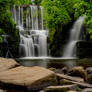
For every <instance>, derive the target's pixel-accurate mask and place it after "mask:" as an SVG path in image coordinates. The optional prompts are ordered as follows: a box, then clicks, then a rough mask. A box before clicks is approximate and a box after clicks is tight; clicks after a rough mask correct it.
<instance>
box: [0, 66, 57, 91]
mask: <svg viewBox="0 0 92 92" xmlns="http://www.w3.org/2000/svg"><path fill="white" fill-rule="evenodd" d="M56 83H57V81H56V76H55V74H54V72H52V71H50V70H48V69H45V68H42V67H37V66H35V67H23V66H20V67H16V68H13V69H10V70H7V71H4V72H1V73H0V86H1V87H6V86H7V85H8V86H12V87H14V85H17V86H24V87H27V88H28V89H29V90H31V89H35V88H43V87H47V86H49V85H56Z"/></svg>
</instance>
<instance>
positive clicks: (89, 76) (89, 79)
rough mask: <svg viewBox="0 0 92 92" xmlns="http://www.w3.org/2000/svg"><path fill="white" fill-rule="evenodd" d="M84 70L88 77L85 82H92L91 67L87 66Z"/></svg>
mask: <svg viewBox="0 0 92 92" xmlns="http://www.w3.org/2000/svg"><path fill="white" fill-rule="evenodd" d="M86 72H87V74H88V79H87V82H88V83H90V84H92V67H88V68H87V69H86Z"/></svg>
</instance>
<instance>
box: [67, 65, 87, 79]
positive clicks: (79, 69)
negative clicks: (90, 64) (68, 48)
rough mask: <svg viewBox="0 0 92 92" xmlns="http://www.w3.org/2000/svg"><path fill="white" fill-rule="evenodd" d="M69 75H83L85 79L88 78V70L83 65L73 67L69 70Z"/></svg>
mask: <svg viewBox="0 0 92 92" xmlns="http://www.w3.org/2000/svg"><path fill="white" fill-rule="evenodd" d="M68 75H70V76H77V77H81V78H84V80H87V79H88V75H87V72H86V71H85V70H84V68H83V67H82V66H77V67H73V68H72V69H71V70H70V71H69V73H68Z"/></svg>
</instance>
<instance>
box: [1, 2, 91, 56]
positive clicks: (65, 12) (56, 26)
mask: <svg viewBox="0 0 92 92" xmlns="http://www.w3.org/2000/svg"><path fill="white" fill-rule="evenodd" d="M34 3H35V4H37V5H42V6H43V7H44V19H45V20H46V21H47V26H48V28H49V30H50V34H49V39H50V49H51V53H52V55H53V56H61V54H62V53H61V47H63V45H62V44H65V43H66V38H68V35H67V34H68V33H69V29H70V28H71V27H72V24H73V23H74V21H76V19H78V17H79V16H86V18H85V22H84V24H85V25H86V29H87V33H86V35H88V38H89V39H88V40H89V41H91V40H92V17H91V16H92V0H35V1H34ZM24 4H27V5H28V4H32V2H31V0H0V42H2V34H9V35H10V36H11V37H12V39H9V42H11V43H12V44H13V45H16V46H17V47H18V44H19V33H18V32H19V31H18V30H17V29H16V24H15V22H14V21H13V19H12V18H11V13H10V11H9V10H10V8H11V7H12V6H13V5H24ZM12 41H15V42H17V43H15V42H14V43H13V42H12ZM11 43H10V44H11ZM13 48H14V47H13ZM54 52H56V53H54ZM53 53H54V54H53Z"/></svg>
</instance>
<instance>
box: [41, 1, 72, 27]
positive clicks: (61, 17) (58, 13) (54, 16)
mask: <svg viewBox="0 0 92 92" xmlns="http://www.w3.org/2000/svg"><path fill="white" fill-rule="evenodd" d="M68 1H69V0H43V1H42V5H43V7H44V12H45V14H44V18H45V20H46V21H47V23H48V27H49V28H52V27H55V26H57V25H58V24H67V23H68V22H69V21H70V20H71V18H70V16H69V12H72V10H71V4H72V3H70V1H71V0H70V1H69V2H68Z"/></svg>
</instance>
